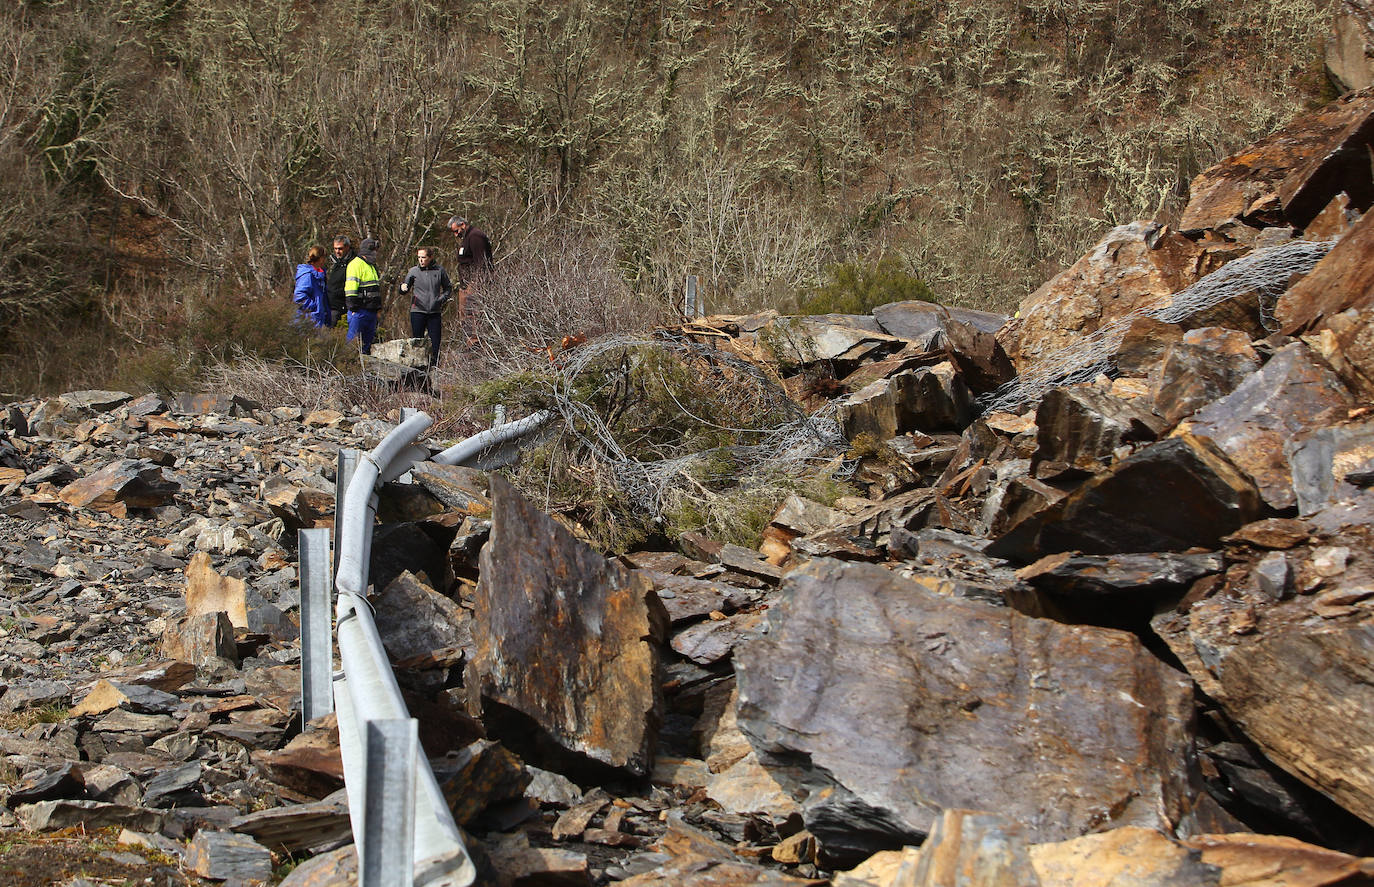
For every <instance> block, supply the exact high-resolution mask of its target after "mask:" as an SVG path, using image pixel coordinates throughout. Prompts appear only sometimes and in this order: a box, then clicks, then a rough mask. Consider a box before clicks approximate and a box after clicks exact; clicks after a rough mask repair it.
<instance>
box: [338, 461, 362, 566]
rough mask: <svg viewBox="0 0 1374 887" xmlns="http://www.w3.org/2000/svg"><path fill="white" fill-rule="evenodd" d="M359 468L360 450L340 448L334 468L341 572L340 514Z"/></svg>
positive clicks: (342, 511)
mask: <svg viewBox="0 0 1374 887" xmlns="http://www.w3.org/2000/svg"><path fill="white" fill-rule="evenodd" d="M357 470H358V451H357V450H339V459H338V463H337V465H336V467H335V469H334V572H335V573H338V572H339V516H340V515H341V514H343V513H344V493H346V492H348V484H349V482H350V481H352V480H353V472H355V471H357Z"/></svg>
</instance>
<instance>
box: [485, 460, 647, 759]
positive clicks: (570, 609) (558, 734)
mask: <svg viewBox="0 0 1374 887" xmlns="http://www.w3.org/2000/svg"><path fill="white" fill-rule="evenodd" d="M491 494H492V529H491V542H490V543H489V544H488V545H487V546H486V547H485V548H484V549H483V550H482V555H481V572H482V578H481V581H480V582H479V583H478V586H477V591H476V593H475V595H474V619H473V637H474V641H475V647H476V650H475V655H474V657H473V661H472V663H471V664H470V666H469V668H468V672H467V680H466V682H465V683H466V685H467V687H468V690H469V693H470V694H471V696H470V698H469V701H470V703H471V704H472V705H473V706H474V707H475V708H480V709H481V710H484V711H485V710H486V709H490V711H489V712H487V714H488V717H487V718H486V723H487V726H488V727H489V728H491V730H492V732H493V734H495V735H497V736H498V737H499V738H501V739H503V740H506V741H507V742H508V744H510V745H512V746H513V747H515V748H517V749H521V750H527V752H528V751H529V750H531V746H532V745H533V746H534V748H533V753H535V754H539V755H541V756H547V757H551V758H553V759H554V763H560V761H559V760H558V759H559V758H560V757H564V758H565V760H564V761H563V762H561V764H562V766H563V767H565V768H566V767H567V766H575V765H576V764H577V763H579V762H583V763H585V762H586V761H591V762H596V763H598V764H601V765H604V766H606V767H610V768H615V769H617V770H621V771H624V772H627V773H630V774H633V775H636V776H644V775H646V774H647V773H648V772H649V771H650V770H651V769H652V767H653V744H654V737H655V730H656V728H657V726H658V723H659V721H660V719H661V716H662V705H663V701H662V695H661V691H660V688H659V674H658V672H659V645H660V644H661V643H662V642H663V640H664V637H665V634H666V630H667V625H668V615H667V613H666V612H665V611H664V609H663V605H662V603H660V602H659V600H658V598H657V596H656V595H655V594H654V591H653V586H652V584H651V583H650V581H649V580H648V578H646V577H645V576H643V575H641V574H640V573H638V572H636V571H632V570H629V569H627V568H626V567H623V566H621V565H620V564H618V563H616V562H614V561H609V560H607V559H606V558H604V557H602V556H601V555H600V554H598V553H597V552H596V551H594V550H593V549H592V548H591V547H590V546H588V545H586V544H585V543H582V542H579V541H578V540H577V539H575V538H574V537H573V535H572V533H570V532H569V531H568V530H567V528H565V527H564V526H563V525H562V524H560V523H558V522H557V521H555V520H553V519H552V518H550V517H549V516H548V515H545V514H543V513H542V512H540V511H539V510H538V509H536V508H535V507H534V506H533V505H531V504H530V503H529V501H528V500H526V499H525V497H524V496H522V495H520V493H519V492H518V491H517V490H516V489H515V488H514V487H513V486H511V485H510V483H509V482H508V481H506V480H505V479H504V478H502V477H501V476H500V475H497V474H493V475H492V476H491ZM506 713H514V714H516V715H518V717H515V718H510V719H508V720H506V722H505V724H504V725H503V724H502V721H503V718H502V715H503V714H506ZM503 726H504V729H503ZM532 728H533V729H532ZM579 759H585V760H579ZM551 769H556V768H553V767H551Z"/></svg>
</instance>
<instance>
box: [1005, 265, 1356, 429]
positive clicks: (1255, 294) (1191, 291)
mask: <svg viewBox="0 0 1374 887" xmlns="http://www.w3.org/2000/svg"><path fill="white" fill-rule="evenodd" d="M1335 245H1336V242H1335V241H1311V240H1295V241H1291V242H1289V243H1285V244H1282V245H1280V246H1274V247H1269V248H1267V249H1261V250H1256V251H1255V252H1253V253H1251V254H1250V255H1248V256H1245V257H1244V258H1240V259H1236V260H1235V261H1233V262H1229V263H1227V264H1226V265H1223V266H1222V267H1221V268H1219V269H1217V270H1216V271H1213V272H1212V273H1211V274H1209V275H1207V276H1206V277H1204V278H1202V279H1201V280H1199V281H1198V282H1197V283H1194V284H1193V285H1192V286H1189V287H1187V288H1185V289H1182V290H1180V291H1178V292H1177V293H1175V294H1174V295H1173V296H1172V297H1171V298H1170V301H1169V303H1168V304H1166V305H1159V306H1154V307H1150V308H1141V309H1138V310H1136V311H1132V312H1131V313H1129V314H1124V315H1122V316H1121V317H1117V318H1115V319H1113V320H1112V321H1110V322H1109V323H1105V324H1103V325H1102V326H1101V327H1099V328H1098V329H1097V330H1096V331H1094V332H1092V333H1089V334H1087V335H1085V336H1083V337H1082V338H1081V339H1079V340H1078V341H1077V342H1075V343H1074V344H1073V345H1070V346H1069V347H1067V348H1062V349H1060V350H1058V351H1055V352H1053V353H1052V354H1050V355H1048V356H1046V357H1045V358H1044V359H1043V360H1040V361H1039V362H1037V363H1036V364H1035V365H1034V366H1032V367H1030V368H1028V369H1027V370H1026V371H1025V372H1022V373H1020V374H1019V375H1018V376H1017V377H1016V378H1015V379H1013V380H1011V381H1010V382H1008V383H1006V384H1005V385H1003V386H1002V387H1000V388H998V389H997V390H996V391H993V392H990V393H989V394H986V395H984V396H983V397H982V398H980V399H979V406H980V407H982V408H983V410H984V411H985V412H994V411H1006V412H1018V411H1020V410H1021V409H1023V408H1024V407H1025V406H1027V405H1029V404H1033V403H1038V402H1039V401H1040V399H1041V398H1043V397H1044V396H1045V394H1046V393H1048V392H1049V390H1050V389H1052V388H1058V387H1061V386H1064V385H1072V384H1075V383H1078V382H1087V381H1090V380H1092V379H1094V378H1096V377H1097V375H1098V374H1099V373H1102V372H1103V371H1104V370H1107V369H1109V368H1110V359H1111V356H1112V354H1113V353H1114V352H1115V351H1116V349H1117V348H1118V347H1119V346H1120V345H1121V340H1122V338H1123V337H1124V336H1125V335H1126V331H1127V330H1128V329H1130V326H1131V324H1132V323H1133V322H1134V321H1135V320H1137V319H1138V318H1142V317H1149V318H1154V319H1156V320H1162V321H1164V322H1166V323H1177V322H1180V321H1184V320H1187V319H1188V318H1190V317H1193V316H1195V315H1197V314H1198V313H1200V312H1202V311H1206V310H1207V309H1209V308H1212V307H1214V306H1216V305H1219V304H1221V303H1223V302H1226V301H1229V300H1232V299H1240V298H1255V299H1257V300H1258V304H1259V312H1260V320H1261V323H1262V324H1263V325H1264V327H1265V329H1268V330H1270V331H1272V330H1274V329H1275V325H1274V317H1273V312H1274V305H1275V304H1276V303H1277V302H1278V299H1279V296H1281V295H1283V293H1284V292H1285V291H1286V290H1287V289H1288V287H1289V286H1290V285H1291V284H1292V282H1293V280H1294V278H1295V277H1297V276H1298V275H1302V274H1306V273H1307V272H1309V271H1311V270H1312V267H1313V266H1314V265H1316V264H1317V262H1318V261H1320V260H1321V258H1322V257H1323V256H1325V255H1326V254H1327V253H1328V252H1330V251H1331V248H1332V247H1333V246H1335Z"/></svg>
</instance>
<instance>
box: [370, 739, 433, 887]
mask: <svg viewBox="0 0 1374 887" xmlns="http://www.w3.org/2000/svg"><path fill="white" fill-rule="evenodd" d="M365 743H366V746H367V750H366V754H367V765H366V766H367V776H366V789H365V798H366V801H365V804H366V809H367V812H366V814H365V815H366V821H367V824H366V827H365V831H364V838H363V848H362V857H361V859H360V860H359V861H360V863H361V875H362V878H361V882H360V883H361V887H412V884H413V883H414V880H415V758H416V752H417V749H418V747H419V744H420V740H419V722H418V721H416V720H415V719H414V718H396V719H388V720H379V721H368V722H367V739H366V740H365Z"/></svg>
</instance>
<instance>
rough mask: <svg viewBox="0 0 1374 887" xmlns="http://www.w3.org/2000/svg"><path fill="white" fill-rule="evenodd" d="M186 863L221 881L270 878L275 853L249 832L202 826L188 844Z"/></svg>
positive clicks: (192, 868)
mask: <svg viewBox="0 0 1374 887" xmlns="http://www.w3.org/2000/svg"><path fill="white" fill-rule="evenodd" d="M186 865H187V867H188V868H190V869H191V871H193V872H195V873H196V874H198V875H200V876H201V877H204V878H214V879H215V880H217V881H227V880H229V879H231V878H232V879H236V880H243V881H266V880H268V879H269V878H270V877H271V876H272V853H271V852H270V851H269V850H268V849H267V848H266V847H264V846H262V845H261V844H259V843H258V842H257V841H254V840H253V839H252V838H250V837H249V836H247V835H240V834H236V833H234V832H223V831H210V830H206V829H201V830H200V831H198V832H196V835H195V837H194V838H192V839H191V842H190V844H188V845H187V847H186Z"/></svg>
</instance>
